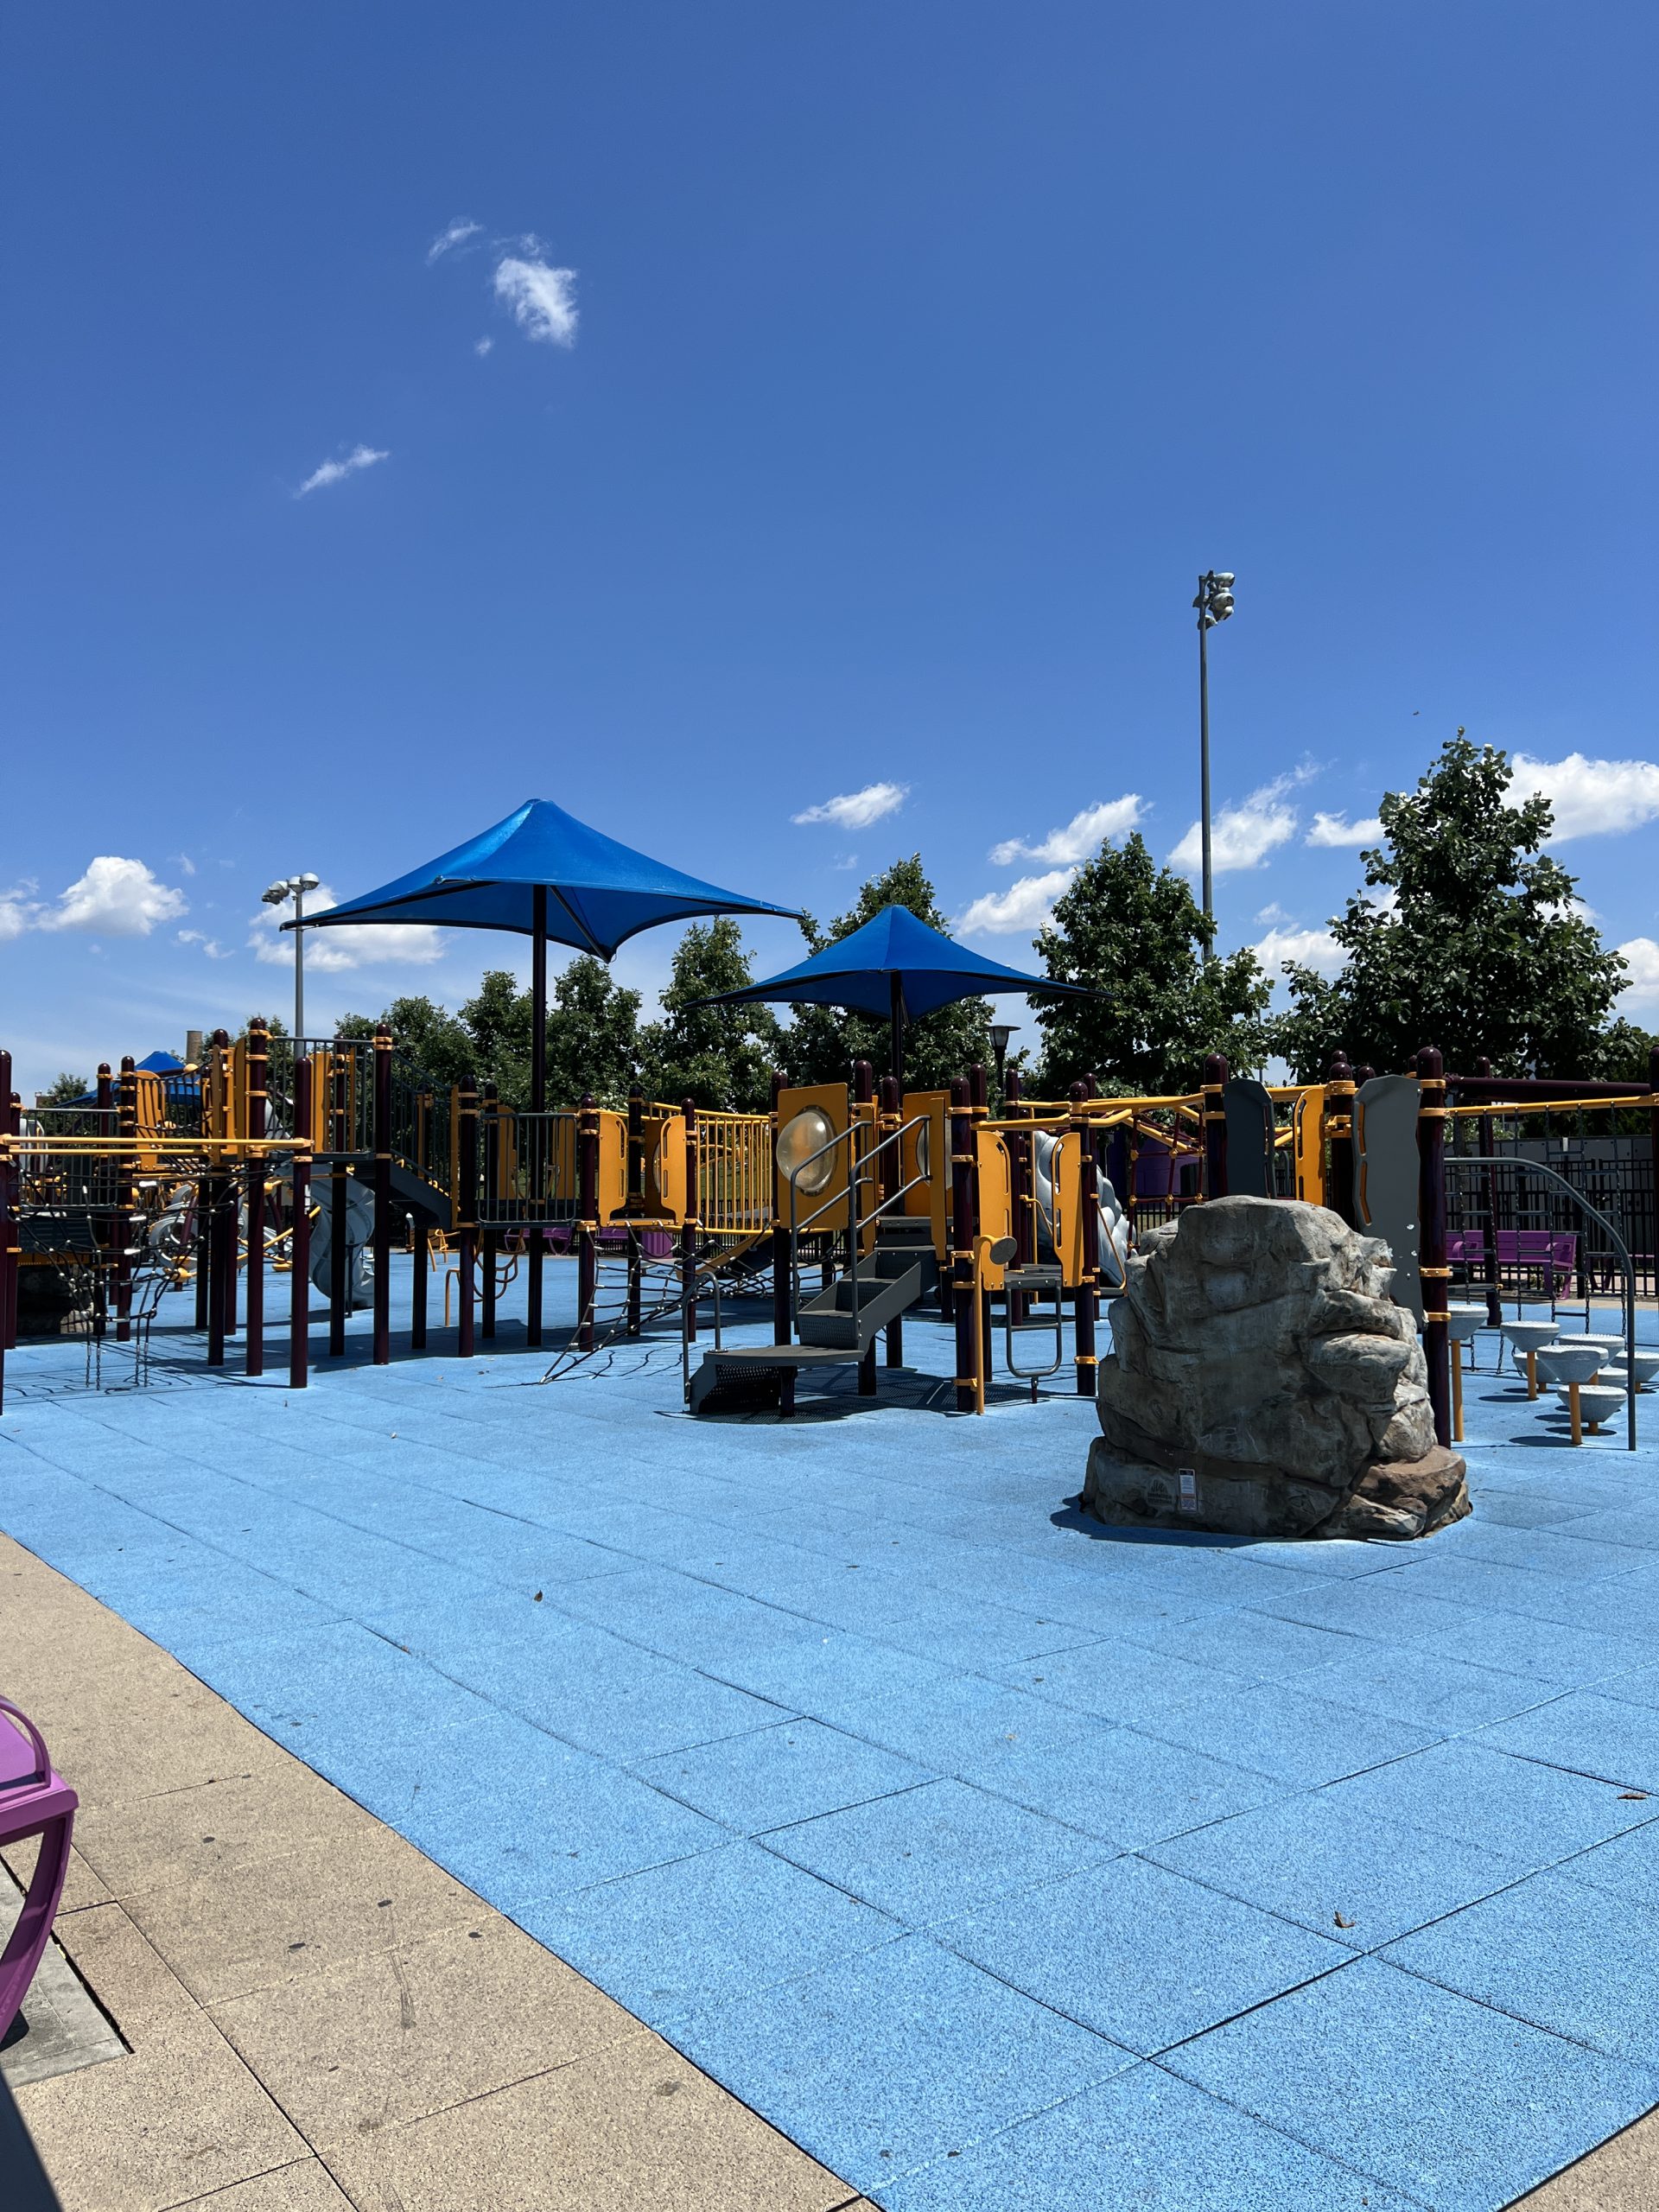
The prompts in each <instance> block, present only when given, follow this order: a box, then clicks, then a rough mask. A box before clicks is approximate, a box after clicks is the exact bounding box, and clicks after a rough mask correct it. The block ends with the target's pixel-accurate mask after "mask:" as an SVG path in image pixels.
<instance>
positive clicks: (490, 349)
mask: <svg viewBox="0 0 1659 2212" xmlns="http://www.w3.org/2000/svg"><path fill="white" fill-rule="evenodd" d="M473 351H474V353H476V354H477V356H478V358H479V359H480V361H481V360H482V359H483V358H484V356H485V355H486V353H494V351H495V340H494V339H493V338H480V339H476V340H474V344H473Z"/></svg>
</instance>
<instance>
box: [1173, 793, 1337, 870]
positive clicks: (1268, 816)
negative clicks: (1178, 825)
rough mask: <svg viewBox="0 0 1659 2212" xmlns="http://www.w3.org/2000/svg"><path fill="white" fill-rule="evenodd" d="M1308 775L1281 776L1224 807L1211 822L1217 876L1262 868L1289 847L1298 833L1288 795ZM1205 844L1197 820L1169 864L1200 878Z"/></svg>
mask: <svg viewBox="0 0 1659 2212" xmlns="http://www.w3.org/2000/svg"><path fill="white" fill-rule="evenodd" d="M1306 775H1307V772H1306V771H1302V772H1298V773H1297V774H1294V775H1289V776H1276V777H1275V778H1274V780H1273V782H1272V783H1270V784H1263V785H1262V787H1261V789H1260V790H1259V791H1252V792H1251V793H1250V795H1249V798H1243V799H1240V800H1238V801H1237V802H1236V804H1234V805H1232V806H1224V807H1223V808H1222V810H1221V811H1220V813H1219V814H1217V816H1216V817H1214V819H1213V821H1212V822H1211V836H1210V854H1211V868H1213V869H1214V870H1215V873H1216V874H1217V875H1230V874H1233V873H1235V872H1236V870H1238V869H1240V868H1260V867H1261V865H1262V861H1264V860H1266V858H1267V856H1268V854H1269V853H1271V852H1274V851H1276V850H1277V849H1278V848H1279V847H1280V846H1281V845H1286V844H1288V843H1289V842H1290V840H1291V839H1292V838H1293V837H1294V836H1295V835H1296V826H1297V822H1298V820H1299V818H1300V817H1298V815H1297V812H1296V810H1295V808H1294V806H1291V805H1289V804H1287V798H1286V794H1287V792H1289V791H1292V790H1294V787H1295V786H1296V785H1298V784H1300V783H1303V782H1305V781H1306ZM1203 856H1204V845H1203V839H1202V836H1201V833H1200V830H1199V826H1198V823H1196V822H1195V823H1193V824H1192V828H1191V829H1189V830H1188V831H1187V833H1186V835H1185V837H1183V838H1182V840H1181V842H1180V843H1179V845H1177V846H1176V848H1175V849H1174V851H1173V853H1171V855H1170V856H1169V861H1170V866H1171V867H1172V868H1179V869H1180V870H1181V871H1182V872H1183V874H1187V875H1197V874H1198V871H1199V869H1200V868H1201V867H1202V866H1203Z"/></svg>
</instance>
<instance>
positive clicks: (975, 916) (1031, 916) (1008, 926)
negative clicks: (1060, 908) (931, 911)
mask: <svg viewBox="0 0 1659 2212" xmlns="http://www.w3.org/2000/svg"><path fill="white" fill-rule="evenodd" d="M1075 874H1077V870H1076V868H1052V869H1050V871H1049V872H1048V874H1046V875H1022V876H1020V878H1019V879H1018V880H1017V881H1015V882H1014V883H1011V884H1010V885H1009V886H1008V887H1007V890H1006V891H988V892H987V893H985V895H984V896H983V898H981V899H975V901H974V903H973V905H972V906H969V908H968V909H967V911H966V912H964V913H963V914H961V915H959V916H958V917H957V931H958V932H959V933H960V934H961V935H962V936H963V937H1020V936H1025V937H1032V936H1034V935H1035V934H1036V932H1037V931H1039V929H1040V928H1041V927H1042V925H1043V924H1044V923H1045V922H1046V921H1047V920H1048V919H1049V918H1050V917H1051V916H1052V913H1053V912H1054V901H1055V900H1056V899H1058V897H1059V895H1060V893H1061V892H1063V891H1064V890H1065V887H1066V886H1067V884H1069V883H1070V882H1071V879H1072V877H1073V876H1074V875H1075Z"/></svg>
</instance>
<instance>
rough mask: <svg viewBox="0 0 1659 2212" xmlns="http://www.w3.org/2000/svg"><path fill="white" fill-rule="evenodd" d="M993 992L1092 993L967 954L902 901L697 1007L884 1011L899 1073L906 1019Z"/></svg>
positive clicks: (1078, 985)
mask: <svg viewBox="0 0 1659 2212" xmlns="http://www.w3.org/2000/svg"><path fill="white" fill-rule="evenodd" d="M995 991H1024V992H1031V991H1055V992H1065V993H1067V994H1069V995H1077V996H1081V997H1084V998H1094V997H1097V996H1098V993H1096V992H1094V991H1091V990H1090V988H1089V987H1088V985H1087V984H1085V983H1057V982H1052V980H1051V979H1050V978H1049V977H1048V976H1022V975H1021V974H1020V970H1019V969H1017V968H1005V967H1004V966H1003V965H1002V963H1001V961H1000V960H988V959H987V958H986V957H985V956H984V954H983V953H981V952H970V951H969V950H968V948H967V946H966V945H965V944H957V942H956V941H955V939H954V938H948V937H945V936H944V935H943V934H942V933H941V932H940V931H938V930H936V929H930V928H929V926H928V925H927V924H926V923H925V922H924V921H921V920H918V918H917V917H916V916H915V915H914V914H912V912H911V911H910V909H909V907H908V906H883V907H882V909H881V911H880V913H879V914H875V915H873V916H872V917H871V918H870V919H869V920H868V922H865V923H864V924H863V925H861V927H860V928H858V929H855V931H853V933H852V935H851V936H850V937H843V938H836V942H835V943H834V944H827V945H825V947H824V948H823V951H822V952H815V953H814V954H813V955H812V957H811V958H810V960H803V961H801V962H800V963H798V965H797V966H795V967H793V968H785V969H784V971H783V973H782V974H781V975H779V976H770V977H768V979H767V980H766V982H764V983H750V984H747V985H746V986H745V987H744V988H742V989H741V990H736V991H722V992H721V995H719V997H718V998H712V999H704V1000H702V1001H700V1003H702V1005H704V1006H734V1005H738V1004H740V1003H741V1002H742V1001H744V1000H768V999H771V1000H780V1001H788V1002H791V1003H792V1004H796V1005H807V1006H844V1007H850V1008H852V1009H853V1010H854V1011H855V1012H856V1013H859V1014H886V1015H887V1018H888V1019H889V1020H890V1021H891V1022H892V1024H893V1073H894V1074H895V1075H896V1076H900V1077H902V1075H903V1072H904V1033H905V1025H906V1022H907V1021H915V1020H920V1018H921V1017H922V1016H923V1015H924V1014H935V1013H937V1012H938V1009H939V1007H942V1006H950V1005H952V1004H954V1002H955V1001H957V999H971V998H976V997H978V996H979V995H981V994H982V993H988V992H995Z"/></svg>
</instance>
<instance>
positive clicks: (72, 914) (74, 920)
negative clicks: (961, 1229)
mask: <svg viewBox="0 0 1659 2212" xmlns="http://www.w3.org/2000/svg"><path fill="white" fill-rule="evenodd" d="M186 911H187V910H186V904H185V897H184V893H182V892H181V891H175V890H174V889H172V888H171V887H170V886H169V885H168V884H165V883H162V881H161V880H159V878H157V877H156V876H155V875H153V874H151V873H150V871H149V868H146V867H145V865H144V863H143V861H129V860H122V859H120V858H119V857H118V855H115V854H114V853H100V854H99V856H98V858H97V859H96V860H93V861H88V863H87V866H86V874H85V875H83V876H80V877H78V878H77V880H75V881H74V882H73V883H72V884H71V885H70V886H69V888H68V889H67V891H66V892H64V893H63V894H62V895H61V897H60V899H59V900H58V903H57V905H56V906H54V907H52V908H49V909H48V910H47V911H46V912H42V913H41V916H40V918H39V922H38V925H37V926H38V927H40V928H41V929H43V930H97V931H99V932H100V933H101V934H102V935H104V936H105V937H148V936H149V933H150V931H151V930H153V929H154V928H155V926H156V923H157V922H170V921H171V920H172V919H173V918H174V916H175V914H182V913H184V912H186Z"/></svg>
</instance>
